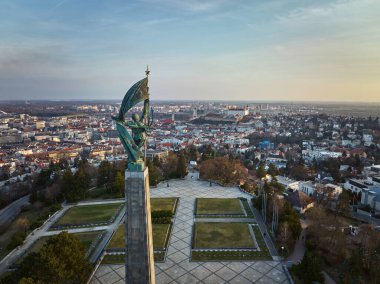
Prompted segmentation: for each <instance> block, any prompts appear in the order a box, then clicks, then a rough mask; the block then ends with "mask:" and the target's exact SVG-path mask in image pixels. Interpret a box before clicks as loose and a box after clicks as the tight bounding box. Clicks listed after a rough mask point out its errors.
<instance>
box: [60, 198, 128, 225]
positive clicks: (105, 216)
mask: <svg viewBox="0 0 380 284" xmlns="http://www.w3.org/2000/svg"><path fill="white" fill-rule="evenodd" d="M120 204H121V203H110V204H96V205H81V206H75V207H72V208H70V209H69V210H68V211H67V212H66V213H65V214H64V215H63V216H62V217H61V218H60V219H59V220H58V222H57V223H56V224H55V225H63V224H72V225H77V224H91V223H101V222H107V221H109V220H110V219H111V218H112V216H113V215H114V214H115V213H116V211H117V210H118V209H119V207H120Z"/></svg>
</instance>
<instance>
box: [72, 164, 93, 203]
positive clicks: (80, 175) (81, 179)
mask: <svg viewBox="0 0 380 284" xmlns="http://www.w3.org/2000/svg"><path fill="white" fill-rule="evenodd" d="M74 180H75V187H74V188H75V189H73V190H72V191H73V192H72V197H73V199H75V200H80V199H82V198H83V199H84V197H85V196H84V195H85V193H86V191H87V190H88V189H89V188H90V177H89V175H88V174H87V173H86V172H85V171H84V169H83V168H79V169H78V171H77V172H76V173H75V175H74Z"/></svg>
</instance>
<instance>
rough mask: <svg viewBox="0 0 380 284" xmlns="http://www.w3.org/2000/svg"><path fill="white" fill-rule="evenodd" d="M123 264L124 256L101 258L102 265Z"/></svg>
mask: <svg viewBox="0 0 380 284" xmlns="http://www.w3.org/2000/svg"><path fill="white" fill-rule="evenodd" d="M122 263H123V264H124V263H125V254H106V255H105V256H104V257H103V260H102V264H122Z"/></svg>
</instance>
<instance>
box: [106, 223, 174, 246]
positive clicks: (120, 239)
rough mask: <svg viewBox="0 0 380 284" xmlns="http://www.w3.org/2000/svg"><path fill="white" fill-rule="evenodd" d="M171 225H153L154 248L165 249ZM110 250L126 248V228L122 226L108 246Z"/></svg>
mask: <svg viewBox="0 0 380 284" xmlns="http://www.w3.org/2000/svg"><path fill="white" fill-rule="evenodd" d="M169 228H170V224H153V229H152V233H153V248H154V249H164V245H165V242H166V238H168V237H169ZM108 248H110V249H121V248H125V227H124V225H120V226H119V228H118V229H117V231H116V232H115V234H114V235H113V236H112V239H111V241H110V242H109V244H108Z"/></svg>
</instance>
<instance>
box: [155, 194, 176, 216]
mask: <svg viewBox="0 0 380 284" xmlns="http://www.w3.org/2000/svg"><path fill="white" fill-rule="evenodd" d="M177 199H178V198H175V197H173V198H151V199H150V206H151V211H159V210H165V211H169V210H170V211H172V212H173V214H175V209H176V208H175V205H176V201H177Z"/></svg>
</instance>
